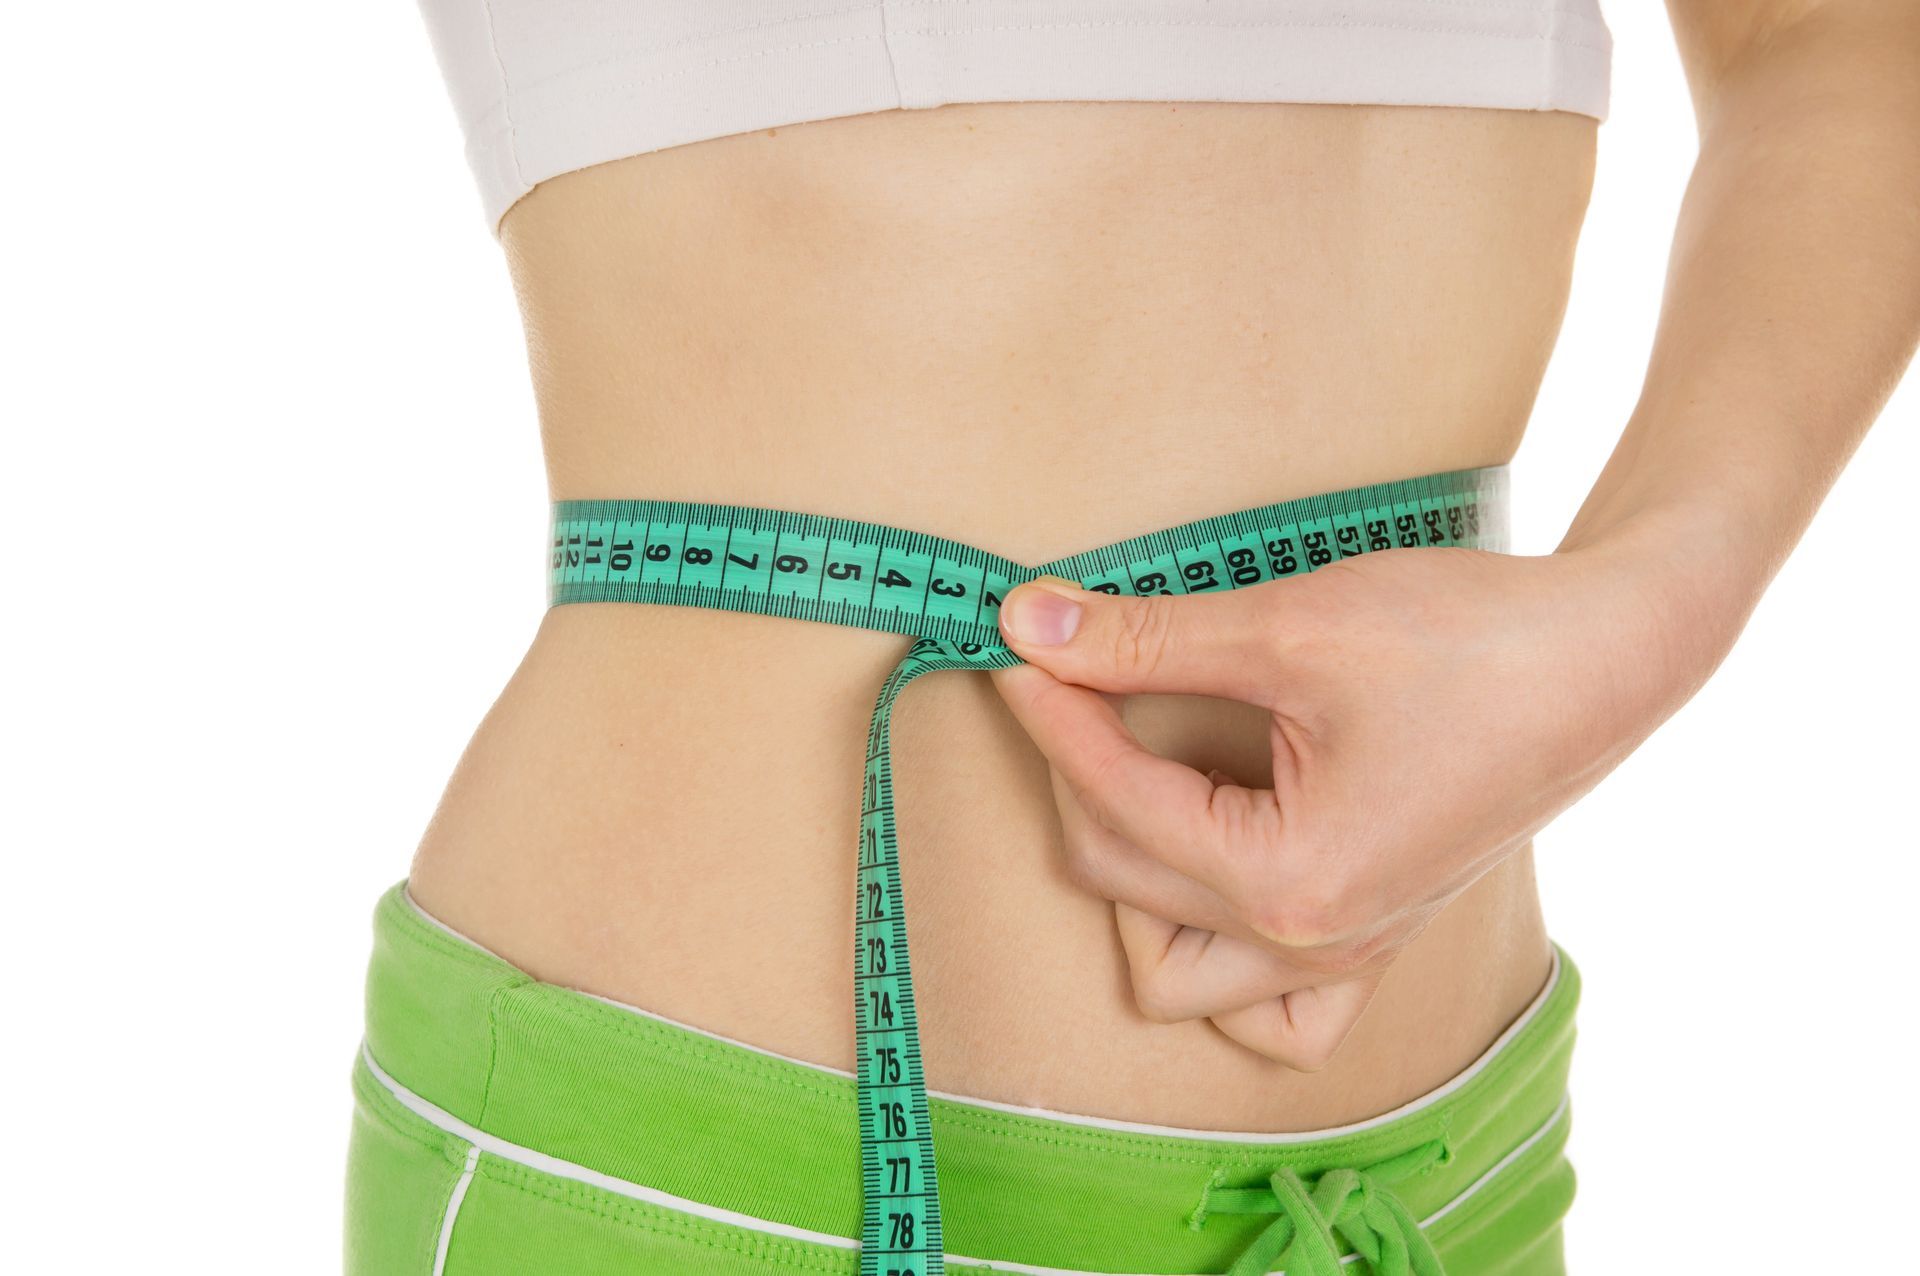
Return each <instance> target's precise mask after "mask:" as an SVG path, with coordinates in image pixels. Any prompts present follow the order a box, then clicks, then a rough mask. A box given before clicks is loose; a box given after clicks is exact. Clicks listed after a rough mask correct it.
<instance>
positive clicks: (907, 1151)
mask: <svg viewBox="0 0 1920 1276" xmlns="http://www.w3.org/2000/svg"><path fill="white" fill-rule="evenodd" d="M1506 488H1507V476H1506V470H1505V469H1504V468H1502V467H1494V468H1488V469H1478V470H1463V471H1458V472H1455V473H1451V474H1439V475H1433V476H1430V477H1427V478H1419V479H1408V480H1404V481H1401V482H1395V483H1384V484H1379V485H1376V486H1372V487H1364V488H1354V489H1352V490H1349V491H1345V492H1337V493H1332V494H1329V495H1325V496H1315V497H1309V498H1306V499H1304V500H1297V501H1287V502H1284V503H1281V504H1278V505H1268V506H1263V507H1261V508H1259V509H1252V510H1243V511H1241V512H1239V513H1236V514H1225V515H1221V516H1218V517H1215V518H1206V519H1200V520H1198V521H1195V522H1191V523H1184V524H1181V525H1180V526H1178V527H1173V528H1169V529H1167V530H1165V531H1160V532H1152V533H1149V534H1147V535H1144V536H1136V537H1133V538H1131V539H1129V540H1125V541H1121V542H1119V543H1117V544H1114V545H1108V546H1105V547H1103V548H1100V549H1094V550H1088V551H1086V552H1084V553H1080V554H1074V555H1071V556H1069V557H1067V558H1062V559H1057V560H1055V561H1053V562H1050V563H1042V564H1039V565H1038V566H1032V567H1029V566H1025V565H1023V564H1020V563H1015V562H1013V561H1012V560H1010V559H1007V558H1003V557H1001V556H999V555H997V554H992V553H989V552H987V551H985V550H981V549H976V548H974V547H973V546H970V545H964V544H961V543H959V542H957V541H950V540H945V539H942V538H939V537H934V536H927V535H924V534H922V533H919V532H912V531H903V530H901V529H899V528H893V527H886V526H882V525H880V524H875V523H863V522H856V521H853V520H849V519H841V518H831V517H826V516H822V515H815V514H797V513H791V512H785V511H780V510H766V509H753V508H747V507H742V506H733V505H705V504H696V503H689V502H681V501H651V500H632V501H627V500H607V501H559V502H556V503H555V505H554V507H553V557H552V562H551V569H550V577H549V583H550V597H551V601H552V602H553V604H554V605H556V606H557V605H561V604H566V603H588V602H630V603H659V604H667V605H673V606H683V607H707V608H713V609H718V610H722V611H739V612H753V613H758V614H761V615H769V616H787V617H792V618H795V619H799V620H812V621H820V622H824V623H827V624H835V625H846V626H851V627H854V628H859V629H876V630H881V631H884V632H887V633H894V634H902V635H906V636H909V637H912V638H915V639H916V640H917V641H915V642H914V643H913V645H912V646H911V647H910V648H909V649H908V651H907V653H906V655H905V656H904V657H902V659H901V660H900V663H899V664H897V665H896V666H894V668H893V670H892V672H891V673H890V674H889V675H888V676H887V679H886V681H885V683H884V684H883V685H882V686H881V688H880V694H879V697H878V699H877V701H876V702H875V704H874V710H873V721H872V725H871V727H870V728H869V731H868V736H867V758H866V774H865V777H864V782H863V785H862V788H861V803H860V837H859V847H858V856H859V859H858V864H859V871H858V875H857V878H856V882H855V900H854V910H855V911H854V950H855V951H854V1031H855V1038H856V1049H857V1052H858V1053H857V1056H856V1057H857V1060H858V1063H857V1068H856V1076H857V1078H858V1084H859V1095H860V1166H861V1177H862V1187H863V1192H864V1197H865V1206H864V1209H863V1214H862V1220H861V1249H860V1271H861V1273H862V1276H936V1274H938V1273H942V1272H944V1271H945V1268H946V1265H945V1261H944V1255H943V1250H942V1248H941V1232H940V1197H939V1184H938V1176H937V1169H936V1164H935V1160H934V1147H933V1136H932V1131H931V1128H930V1123H929V1118H928V1111H927V1092H926V1081H925V1077H924V1075H923V1072H922V1068H921V1059H920V1029H919V1024H920V1017H919V1010H918V1007H917V1006H916V1005H915V1003H914V998H913V964H912V959H911V955H910V953H909V950H908V947H907V914H906V895H905V890H904V888H903V885H902V882H901V876H900V856H899V850H900V847H899V838H898V834H897V831H896V828H895V823H894V804H893V767H892V760H891V757H890V737H891V724H892V715H893V706H894V704H895V702H896V701H897V700H898V699H899V697H900V693H901V692H902V691H903V690H904V689H905V688H906V686H907V684H908V683H910V682H912V681H913V680H914V679H915V678H917V677H919V676H920V675H922V674H926V673H933V672H936V671H938V670H942V669H995V668H1002V667H1005V666H1008V665H1014V664H1018V663H1020V658H1019V657H1018V656H1016V655H1015V654H1014V653H1013V652H1012V651H1011V650H1009V649H1008V648H1007V647H1006V645H1005V644H1004V643H1003V642H1002V641H1001V638H1000V630H999V610H1000V603H1001V601H1002V600H1003V599H1004V598H1005V597H1006V595H1007V592H1008V591H1009V590H1010V589H1012V588H1013V587H1014V586H1015V585H1018V584H1020V583H1022V582H1024V581H1028V580H1032V579H1033V578H1034V577H1036V576H1040V575H1043V574H1046V575H1054V576H1061V577H1065V578H1067V579H1069V580H1075V581H1078V582H1079V583H1080V584H1081V585H1082V586H1084V587H1085V588H1087V589H1095V590H1102V591H1105V592H1107V593H1114V594H1134V595H1144V594H1198V593H1204V592H1212V591H1218V590H1232V589H1245V588H1250V587H1252V586H1254V585H1262V584H1265V583H1267V582H1269V581H1274V580H1282V579H1285V578H1286V577H1289V576H1295V575H1300V574H1303V573H1305V572H1310V571H1312V570H1314V569H1315V568H1318V567H1324V566H1326V565H1327V564H1329V563H1332V562H1336V561H1338V560H1339V559H1342V558H1351V557H1354V556H1356V555H1359V554H1366V553H1371V552H1374V551H1377V550H1383V549H1396V548H1412V547H1420V546H1446V545H1455V546H1468V547H1475V548H1481V549H1495V550H1499V549H1504V548H1505V536H1506Z"/></svg>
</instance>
